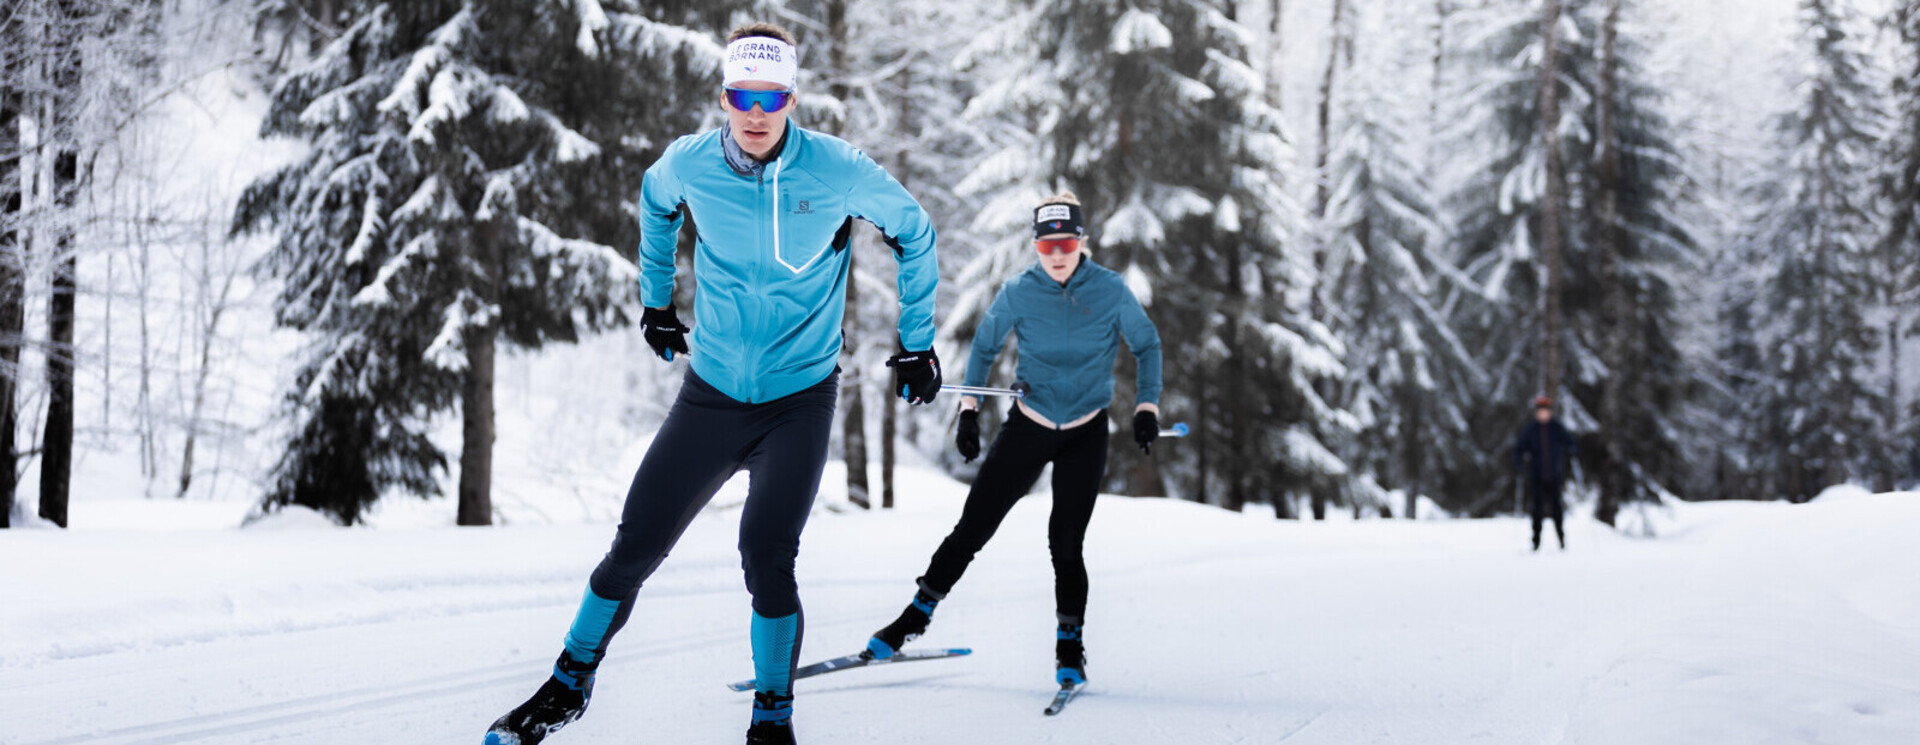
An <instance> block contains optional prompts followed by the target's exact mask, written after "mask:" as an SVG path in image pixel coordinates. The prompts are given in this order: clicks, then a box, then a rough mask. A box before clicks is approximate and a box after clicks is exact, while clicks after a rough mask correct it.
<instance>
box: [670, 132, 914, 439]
mask: <svg viewBox="0 0 1920 745" xmlns="http://www.w3.org/2000/svg"><path fill="white" fill-rule="evenodd" d="M731 140H732V137H731V136H730V135H729V134H728V133H727V131H726V129H725V128H724V127H723V128H721V129H717V130H714V131H711V132H706V133H703V134H697V135H688V136H686V137H682V138H680V139H678V140H675V141H674V142H673V144H672V145H670V146H668V147H667V150H666V152H664V153H662V154H661V155H660V159H659V160H658V161H656V162H655V163H654V164H653V166H652V167H651V168H648V169H647V173H646V176H645V177H644V178H643V179H642V180H641V183H640V299H641V302H643V303H645V304H646V305H647V307H650V308H664V307H666V306H668V305H671V304H672V303H673V282H674V264H673V254H674V246H675V242H676V239H677V238H678V236H679V232H680V221H681V219H682V215H683V213H682V208H685V213H684V214H690V215H692V216H693V222H694V230H695V233H696V235H697V240H696V241H695V245H694V268H693V276H694V283H695V286H696V287H697V288H698V291H697V292H696V293H695V295H694V301H693V317H694V326H693V344H692V348H693V355H692V356H693V371H694V372H695V373H696V374H698V375H699V376H700V378H701V379H702V380H705V381H707V383H708V384H710V385H712V386H713V387H714V388H716V389H719V390H720V392H722V393H725V394H727V396H729V397H731V398H733V399H734V400H737V401H741V402H744V403H761V402H765V401H772V400H774V399H777V398H782V397H785V396H788V395H790V394H793V393H796V392H799V391H801V390H804V389H806V388H807V387H809V386H812V385H814V384H815V383H819V382H820V381H822V380H825V379H826V378H827V376H828V375H829V374H831V373H832V372H833V370H834V366H835V362H836V361H837V360H838V358H839V356H840V340H841V335H840V321H841V318H842V316H843V315H844V312H845V309H846V305H847V285H846V283H847V281H848V276H847V275H848V271H847V270H848V266H849V260H850V255H849V252H848V251H847V250H846V248H847V245H848V243H849V239H850V235H851V230H852V227H853V220H855V219H860V220H865V221H867V222H869V223H872V224H873V226H874V227H877V228H879V229H880V231H881V233H882V234H883V235H885V237H886V241H887V244H888V245H889V246H892V247H893V250H894V254H895V257H896V259H897V260H898V261H899V263H900V280H899V290H900V321H899V333H900V344H901V345H902V346H903V347H905V348H906V349H909V350H914V351H918V350H924V349H930V348H932V346H933V335H934V328H933V298H934V290H935V287H936V286H937V284H938V283H939V277H940V267H939V264H938V261H937V259H936V258H935V254H934V230H933V222H932V220H930V219H929V218H928V217H927V213H926V211H925V210H923V209H921V208H920V203H919V202H916V201H914V198H913V196H912V195H910V194H908V193H907V190H906V188H905V187H902V186H901V185H900V182H899V181H896V180H894V178H893V176H891V175H889V174H888V173H887V171H886V169H883V168H881V167H880V164H878V163H875V162H873V159H872V158H869V157H867V156H866V154H865V153H862V152H860V151H859V150H858V149H856V148H854V147H853V146H852V145H849V144H847V142H846V141H845V140H841V139H839V138H837V137H832V136H829V135H825V134H820V133H818V132H813V131H810V130H807V129H804V128H801V127H800V126H799V125H797V124H794V123H793V122H791V121H789V122H788V123H787V133H786V136H785V139H784V141H783V142H782V144H781V145H780V146H779V148H780V149H779V154H778V155H777V156H776V157H775V158H774V159H773V160H772V161H769V162H767V163H764V164H762V163H754V162H752V161H751V160H750V159H746V158H744V157H741V156H740V155H739V153H738V145H735V144H733V143H732V142H731ZM728 145H733V147H732V150H733V152H732V153H729V152H728V149H729V148H728V147H727V146H728ZM730 154H731V155H732V156H733V157H731V158H730V157H729V155H730Z"/></svg>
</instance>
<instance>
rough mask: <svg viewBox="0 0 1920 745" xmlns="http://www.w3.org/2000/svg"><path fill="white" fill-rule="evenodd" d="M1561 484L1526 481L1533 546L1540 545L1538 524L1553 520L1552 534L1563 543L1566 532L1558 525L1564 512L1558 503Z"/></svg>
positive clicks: (1535, 480) (1537, 480)
mask: <svg viewBox="0 0 1920 745" xmlns="http://www.w3.org/2000/svg"><path fill="white" fill-rule="evenodd" d="M1560 489H1561V484H1560V482H1557V481H1550V482H1547V483H1544V484H1543V483H1541V482H1540V480H1539V479H1528V480H1527V511H1528V512H1531V513H1533V545H1535V546H1538V545H1540V522H1541V521H1542V520H1544V519H1547V518H1552V519H1553V534H1554V535H1557V536H1560V542H1561V543H1565V542H1566V537H1567V532H1566V530H1565V529H1564V528H1563V527H1561V525H1560V518H1561V516H1562V513H1563V512H1564V510H1563V509H1562V505H1561V503H1560Z"/></svg>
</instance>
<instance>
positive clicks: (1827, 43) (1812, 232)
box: [1753, 0, 1888, 501]
mask: <svg viewBox="0 0 1920 745" xmlns="http://www.w3.org/2000/svg"><path fill="white" fill-rule="evenodd" d="M1799 19H1800V23H1801V31H1802V43H1803V44H1804V45H1805V46H1804V49H1803V52H1804V54H1805V55H1806V56H1805V59H1806V62H1807V65H1806V67H1805V70H1806V72H1805V73H1804V79H1803V80H1801V81H1800V84H1799V85H1798V86H1797V87H1796V88H1795V90H1797V91H1800V92H1801V94H1802V99H1801V103H1800V105H1799V106H1798V107H1797V108H1796V109H1795V110H1794V111H1792V112H1790V113H1788V114H1787V115H1785V116H1784V117H1782V119H1781V121H1780V122H1779V138H1780V141H1779V151H1780V153H1781V156H1780V162H1779V164H1778V165H1777V167H1776V168H1775V169H1774V171H1773V172H1774V173H1775V174H1777V176H1776V178H1778V179H1780V185H1779V187H1778V188H1779V196H1780V199H1779V201H1777V202H1775V203H1773V204H1771V205H1768V209H1767V210H1766V213H1765V214H1766V215H1767V218H1766V221H1765V222H1764V223H1763V224H1762V225H1761V226H1760V232H1759V237H1758V245H1757V248H1758V249H1759V251H1760V252H1761V254H1760V256H1759V258H1760V259H1761V260H1762V261H1763V262H1764V264H1763V266H1764V267H1765V288H1766V290H1765V291H1766V297H1767V307H1766V313H1767V318H1766V321H1765V322H1764V324H1765V325H1764V326H1763V329H1762V334H1761V339H1762V345H1763V346H1762V349H1763V350H1764V357H1763V367H1762V370H1763V374H1764V375H1765V376H1766V377H1765V385H1764V387H1763V388H1762V391H1761V396H1762V399H1761V400H1760V401H1758V402H1756V403H1757V404H1758V405H1759V406H1761V407H1763V408H1765V409H1766V410H1767V412H1766V416H1767V417H1768V419H1769V420H1770V421H1769V426H1767V427H1766V428H1765V431H1764V439H1763V440H1761V441H1760V442H1759V443H1757V445H1758V447H1759V454H1758V457H1757V458H1756V459H1755V462H1754V464H1753V466H1754V468H1756V469H1758V470H1759V471H1760V472H1761V473H1763V474H1766V476H1767V478H1769V479H1770V480H1771V481H1772V483H1773V484H1774V488H1772V489H1771V490H1770V491H1772V492H1773V493H1775V494H1779V495H1782V496H1785V497H1786V498H1788V499H1791V500H1795V501H1800V500H1806V499H1810V498H1812V497H1813V496H1814V495H1816V494H1818V493H1819V492H1820V490H1821V489H1823V488H1825V487H1827V486H1831V485H1834V484H1838V483H1842V482H1845V481H1846V480H1847V479H1848V478H1850V477H1855V476H1860V475H1864V474H1866V473H1867V472H1868V469H1867V468H1866V466H1867V460H1868V459H1869V458H1871V457H1872V456H1874V455H1876V454H1879V453H1882V452H1884V450H1883V449H1882V445H1881V444H1880V443H1879V442H1878V439H1879V438H1878V435H1877V433H1878V431H1879V429H1880V426H1881V423H1882V420H1881V411H1882V407H1884V406H1886V405H1888V403H1887V402H1886V401H1885V399H1884V398H1883V396H1882V394H1881V391H1880V390H1878V389H1877V388H1876V387H1875V386H1873V385H1872V384H1871V382H1870V381H1869V380H1867V379H1866V376H1867V375H1868V373H1869V371H1870V370H1871V369H1872V365H1873V361H1874V354H1875V353H1876V351H1877V348H1878V344H1877V342H1878V338H1877V334H1876V333H1875V330H1874V329H1873V328H1872V326H1871V325H1870V324H1869V320H1868V318H1867V316H1866V307H1867V306H1866V303H1863V302H1861V300H1862V299H1866V298H1873V297H1875V296H1876V294H1877V293H1876V289H1877V285H1878V280H1877V279H1876V275H1877V273H1878V271H1879V267H1877V266H1875V263H1874V261H1873V255H1872V245H1873V243H1874V242H1875V241H1876V240H1877V239H1878V238H1879V236H1877V235H1875V233H1876V230H1875V228H1874V222H1875V221H1874V215H1873V214H1872V208H1873V206H1872V204H1871V203H1870V195H1871V194H1872V190H1871V186H1872V184H1871V181H1870V179H1871V178H1872V174H1871V172H1870V171H1869V169H1871V168H1872V167H1873V165H1872V164H1874V163H1875V159H1876V157H1877V155H1878V153H1879V151H1878V148H1879V142H1880V139H1881V137H1882V136H1883V130H1884V126H1885V122H1884V112H1883V110H1882V107H1881V102H1880V101H1879V100H1878V98H1877V96H1878V95H1880V84H1881V81H1880V80H1879V79H1878V75H1879V73H1878V71H1876V69H1875V67H1874V62H1873V60H1872V59H1871V58H1870V57H1869V56H1868V55H1867V54H1866V53H1865V52H1864V51H1863V49H1862V37H1861V36H1860V32H1861V30H1862V29H1861V24H1860V19H1859V17H1858V15H1857V13H1856V11H1855V10H1854V8H1853V7H1852V5H1851V3H1849V2H1847V0H1802V2H1801V3H1800V11H1799Z"/></svg>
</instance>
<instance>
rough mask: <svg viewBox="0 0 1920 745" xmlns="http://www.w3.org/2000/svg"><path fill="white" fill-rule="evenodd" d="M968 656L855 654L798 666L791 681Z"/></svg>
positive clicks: (744, 684)
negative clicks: (856, 670)
mask: <svg viewBox="0 0 1920 745" xmlns="http://www.w3.org/2000/svg"><path fill="white" fill-rule="evenodd" d="M970 654H973V650H971V649H967V648H965V647H957V648H954V649H910V650H906V651H904V652H901V653H899V654H896V655H893V656H891V657H888V658H887V659H884V660H880V659H874V657H873V656H872V655H870V654H867V653H866V652H859V653H856V654H850V655H843V656H840V657H835V658H833V659H829V660H821V661H820V662H815V663H813V664H811V665H802V666H800V668H799V669H796V670H794V671H793V679H794V680H805V679H807V678H811V677H814V676H816V675H825V674H827V673H831V672H839V671H841V670H852V669H854V668H857V667H872V666H875V665H893V664H898V663H902V662H919V661H923V660H944V659H948V658H952V657H965V656H967V655H970ZM753 685H754V681H753V679H752V678H748V679H746V680H739V681H734V682H732V683H728V684H727V688H728V689H730V690H734V691H743V692H744V691H751V690H753Z"/></svg>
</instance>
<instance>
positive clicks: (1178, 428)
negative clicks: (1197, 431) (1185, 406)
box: [1160, 422, 1190, 437]
mask: <svg viewBox="0 0 1920 745" xmlns="http://www.w3.org/2000/svg"><path fill="white" fill-rule="evenodd" d="M1189 431H1190V430H1188V429H1187V423H1186V422H1181V423H1179V424H1175V425H1173V429H1163V430H1160V436H1161V437H1186V436H1187V433H1188V432H1189Z"/></svg>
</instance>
